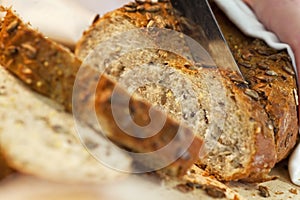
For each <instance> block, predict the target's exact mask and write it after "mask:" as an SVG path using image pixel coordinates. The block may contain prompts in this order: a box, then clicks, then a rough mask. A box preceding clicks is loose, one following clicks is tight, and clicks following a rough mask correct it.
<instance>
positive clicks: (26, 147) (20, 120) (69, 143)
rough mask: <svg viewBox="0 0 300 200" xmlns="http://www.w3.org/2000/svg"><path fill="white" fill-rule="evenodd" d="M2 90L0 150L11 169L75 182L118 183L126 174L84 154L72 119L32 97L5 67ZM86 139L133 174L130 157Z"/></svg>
mask: <svg viewBox="0 0 300 200" xmlns="http://www.w3.org/2000/svg"><path fill="white" fill-rule="evenodd" d="M0 87H1V88H2V94H1V95H0V119H1V125H0V130H1V132H0V146H1V151H2V152H3V156H4V157H5V159H6V161H7V162H8V164H9V166H10V167H12V168H13V169H16V170H17V171H19V172H23V173H26V174H31V175H35V176H38V177H42V178H46V179H48V180H54V181H59V182H72V183H74V182H98V183H99V182H107V181H114V180H116V179H118V178H121V177H123V176H124V175H125V174H123V173H120V172H118V171H116V170H114V169H111V168H109V167H108V166H104V165H103V164H101V163H99V162H98V161H97V160H96V159H95V158H94V157H92V156H91V155H90V154H89V153H88V152H87V151H86V149H85V148H84V146H83V145H82V144H81V142H80V140H79V138H78V135H77V133H76V130H75V128H76V127H75V124H74V120H73V118H72V115H70V114H68V113H65V112H64V111H63V109H62V107H61V106H59V105H58V104H56V103H55V102H53V101H51V100H49V99H46V98H45V97H43V96H40V95H38V94H35V93H32V92H31V91H30V90H29V89H27V87H25V86H24V85H22V84H21V82H20V81H19V80H17V79H16V78H15V77H13V76H12V75H11V74H10V73H9V72H8V71H6V70H5V69H4V68H3V67H1V68H0ZM62 119H63V120H62ZM82 139H83V140H85V139H89V140H92V141H94V143H96V144H98V145H99V146H100V147H99V149H100V151H102V152H107V151H108V152H111V155H114V156H116V157H117V158H116V160H117V161H116V162H119V163H120V164H122V165H123V168H127V169H128V170H130V167H131V159H130V158H129V157H128V156H126V155H122V154H118V153H117V152H115V153H113V152H114V151H113V149H112V148H110V145H109V143H105V140H104V139H103V141H101V140H100V141H99V139H98V140H96V139H95V138H82ZM98 141H99V142H98ZM105 155H107V154H105V153H103V156H105Z"/></svg>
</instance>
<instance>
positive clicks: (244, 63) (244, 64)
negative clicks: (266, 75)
mask: <svg viewBox="0 0 300 200" xmlns="http://www.w3.org/2000/svg"><path fill="white" fill-rule="evenodd" d="M239 64H240V65H241V66H243V67H246V68H252V65H251V63H249V62H239Z"/></svg>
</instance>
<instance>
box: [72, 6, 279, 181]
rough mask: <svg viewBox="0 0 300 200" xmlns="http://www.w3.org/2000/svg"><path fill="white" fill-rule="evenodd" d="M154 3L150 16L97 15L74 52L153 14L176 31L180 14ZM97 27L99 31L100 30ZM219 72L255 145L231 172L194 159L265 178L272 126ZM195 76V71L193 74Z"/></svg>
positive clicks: (236, 175) (238, 175)
mask: <svg viewBox="0 0 300 200" xmlns="http://www.w3.org/2000/svg"><path fill="white" fill-rule="evenodd" d="M144 4H145V3H142V5H144ZM149 5H150V4H148V3H146V6H149ZM151 5H152V4H151ZM155 5H158V6H159V7H160V9H159V11H157V12H155V13H151V18H148V14H147V13H148V12H144V11H136V10H135V11H130V12H128V11H127V10H126V6H125V7H123V8H120V9H117V10H115V11H113V12H110V13H108V14H106V15H105V16H104V17H103V18H99V19H97V20H96V21H95V22H94V23H93V25H92V26H91V27H90V28H89V29H88V30H87V31H85V33H84V34H83V37H82V39H81V40H80V41H79V42H78V44H77V45H76V46H77V47H76V50H75V52H76V55H77V56H78V57H79V58H81V59H84V58H85V57H86V56H87V55H88V54H89V51H91V50H92V49H94V48H95V47H96V46H97V44H99V43H100V42H101V41H103V40H105V39H108V38H109V36H112V35H113V34H111V32H113V31H116V32H118V31H119V32H121V31H128V30H130V29H133V28H141V27H148V26H149V23H150V24H151V20H152V19H153V18H155V16H160V19H162V20H164V21H163V22H162V23H161V24H159V23H158V24H156V25H155V26H156V27H161V28H166V27H164V25H165V24H168V23H169V25H168V28H170V29H173V30H176V31H180V30H181V28H180V26H179V22H178V19H179V18H180V17H179V16H177V15H176V12H175V11H174V10H173V9H172V7H171V5H170V4H169V2H160V3H158V4H155ZM137 6H139V4H138V5H136V6H134V7H137ZM165 8H168V9H165ZM108 22H110V24H114V25H115V26H117V27H118V28H119V27H120V26H118V25H121V27H122V28H121V30H120V29H118V30H116V29H114V28H111V27H109V25H108ZM121 22H122V23H121ZM124 24H125V25H124ZM106 28H107V29H108V30H109V33H106V34H105V33H104V30H106ZM111 30H113V31H111ZM101 31H102V33H103V34H100V33H101ZM174 63H176V64H174V66H182V65H183V63H178V60H176V61H174ZM181 70H182V71H184V67H182V68H181ZM209 70H212V69H208V71H207V72H203V73H212V71H209ZM204 71H205V70H204ZM222 73H223V75H222V77H223V81H224V82H223V85H224V87H227V90H228V91H230V92H228V93H229V94H228V95H233V96H234V98H235V99H237V100H236V101H237V103H236V104H237V105H244V107H243V112H244V113H245V116H251V117H249V119H251V120H253V121H254V122H253V123H252V122H250V123H249V124H251V125H249V127H251V128H249V130H251V131H250V132H251V133H252V136H253V137H252V139H251V141H253V143H255V145H254V146H252V147H251V148H253V149H251V151H252V155H251V156H250V158H249V162H248V163H247V165H246V166H244V168H243V169H239V170H238V172H232V173H231V175H228V174H227V175H226V174H225V173H223V172H222V170H218V169H216V167H214V166H212V165H208V163H207V162H205V161H204V160H200V161H198V162H199V164H200V165H202V166H205V168H206V170H207V171H209V172H210V173H211V174H213V175H215V176H216V177H217V178H218V179H220V180H226V181H230V180H239V179H244V180H247V181H262V180H266V179H267V174H268V172H269V171H270V169H271V168H272V167H273V166H274V165H275V162H276V153H275V145H274V137H273V133H272V127H269V126H268V122H269V121H268V117H267V115H266V114H265V112H264V110H262V109H261V106H260V104H259V103H258V102H257V101H256V100H254V99H253V97H250V96H249V95H245V91H246V87H247V86H246V87H245V88H243V86H245V85H243V84H240V83H239V82H236V81H235V80H236V79H235V78H234V77H237V76H236V74H234V73H233V72H228V71H224V72H222ZM195 76H197V75H196V74H195ZM224 77H230V78H224ZM237 79H238V78H237ZM246 105H247V106H246ZM266 145H268V146H269V147H270V148H268V149H267V150H266V149H265V146H266Z"/></svg>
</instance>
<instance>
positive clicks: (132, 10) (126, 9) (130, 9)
mask: <svg viewBox="0 0 300 200" xmlns="http://www.w3.org/2000/svg"><path fill="white" fill-rule="evenodd" d="M124 9H125V11H126V12H135V11H136V8H132V7H128V6H125V7H124Z"/></svg>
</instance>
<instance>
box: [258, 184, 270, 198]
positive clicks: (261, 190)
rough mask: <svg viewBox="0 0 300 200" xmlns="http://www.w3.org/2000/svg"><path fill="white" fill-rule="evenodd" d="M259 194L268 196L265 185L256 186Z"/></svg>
mask: <svg viewBox="0 0 300 200" xmlns="http://www.w3.org/2000/svg"><path fill="white" fill-rule="evenodd" d="M258 191H259V195H260V196H262V197H270V196H271V195H270V192H269V189H268V188H267V187H266V186H262V185H260V186H258Z"/></svg>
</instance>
